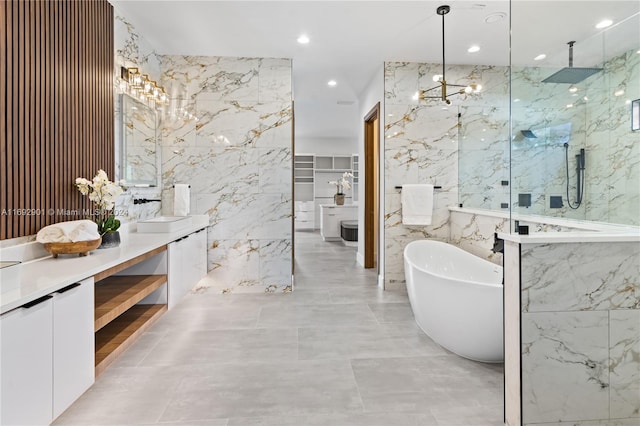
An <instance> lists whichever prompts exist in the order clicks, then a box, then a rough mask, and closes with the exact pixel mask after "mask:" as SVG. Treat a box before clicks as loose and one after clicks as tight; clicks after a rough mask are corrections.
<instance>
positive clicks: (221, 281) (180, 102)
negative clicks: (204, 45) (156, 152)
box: [161, 56, 293, 293]
mask: <svg viewBox="0 0 640 426" xmlns="http://www.w3.org/2000/svg"><path fill="white" fill-rule="evenodd" d="M161 68H162V70H163V75H162V84H163V85H164V86H165V88H166V89H167V91H168V93H169V94H170V96H171V104H170V106H169V108H168V111H167V113H166V114H165V116H164V117H165V118H164V120H163V122H162V126H161V127H162V185H163V188H164V190H163V194H162V198H163V209H164V211H165V213H170V212H171V211H172V206H173V192H172V189H171V188H172V186H173V185H174V184H175V183H188V184H190V185H191V212H192V213H193V214H206V215H208V216H209V218H210V221H209V223H210V226H209V229H208V246H209V249H208V269H209V274H208V279H207V281H206V283H207V284H206V285H208V286H210V287H212V288H213V289H214V290H215V291H218V292H222V293H230V292H233V293H240V292H283V291H284V292H286V291H290V290H291V265H292V248H293V247H292V231H291V229H292V182H291V175H292V155H291V153H292V122H291V121H292V102H291V61H290V60H288V59H260V58H222V57H202V56H161Z"/></svg>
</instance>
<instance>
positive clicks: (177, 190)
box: [173, 183, 191, 216]
mask: <svg viewBox="0 0 640 426" xmlns="http://www.w3.org/2000/svg"><path fill="white" fill-rule="evenodd" d="M190 192H191V190H190V189H189V185H187V184H186V183H177V184H175V185H174V189H173V215H174V216H188V215H189V206H190V204H191V197H190Z"/></svg>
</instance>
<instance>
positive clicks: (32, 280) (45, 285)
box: [0, 216, 209, 314]
mask: <svg viewBox="0 0 640 426" xmlns="http://www.w3.org/2000/svg"><path fill="white" fill-rule="evenodd" d="M208 225H209V224H208V220H207V216H194V220H193V225H192V226H191V227H189V228H187V229H184V230H182V231H179V232H174V233H170V234H169V233H154V234H151V233H148V234H140V233H137V232H130V233H127V234H125V235H123V236H122V243H121V244H120V246H119V247H116V248H111V249H102V250H99V249H96V250H93V251H92V252H90V253H89V255H88V256H84V257H80V256H78V255H75V256H72V255H60V256H59V257H58V258H57V259H54V258H53V257H52V256H47V257H44V258H40V259H36V260H32V261H28V262H24V263H22V265H21V266H20V268H21V271H20V273H21V279H20V286H19V287H18V286H15V288H13V289H11V288H10V289H7V290H6V291H5V290H2V286H1V285H0V314H2V313H5V312H7V311H10V310H12V309H15V308H17V307H19V306H22V305H24V304H25V303H28V302H31V301H33V300H35V299H37V298H39V297H42V296H46V295H48V294H50V293H53V292H55V291H57V290H59V289H61V288H63V287H66V286H67V285H69V284H73V283H76V282H78V281H81V280H83V279H85V278H88V277H91V276H93V275H95V274H97V273H98V272H101V271H104V270H105V269H108V268H111V267H113V266H116V265H118V264H120V263H123V262H126V261H128V260H130V259H133V258H135V257H137V256H140V255H141V254H144V253H146V252H148V251H150V250H153V249H156V248H158V247H162V246H163V245H165V244H168V243H171V242H172V241H175V240H177V239H179V238H182V237H184V236H186V235H189V234H191V233H193V232H195V231H198V230H200V229H203V228H206V227H207V226H208ZM36 244H39V243H36Z"/></svg>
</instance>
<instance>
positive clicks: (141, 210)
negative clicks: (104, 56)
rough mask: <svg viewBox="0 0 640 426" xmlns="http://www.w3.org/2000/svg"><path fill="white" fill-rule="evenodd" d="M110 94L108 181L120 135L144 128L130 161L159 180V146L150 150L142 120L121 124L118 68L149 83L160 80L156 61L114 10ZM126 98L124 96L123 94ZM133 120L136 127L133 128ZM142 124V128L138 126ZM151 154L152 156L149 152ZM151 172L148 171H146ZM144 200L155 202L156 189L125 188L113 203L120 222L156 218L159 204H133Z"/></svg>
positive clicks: (141, 38) (146, 44) (117, 157)
mask: <svg viewBox="0 0 640 426" xmlns="http://www.w3.org/2000/svg"><path fill="white" fill-rule="evenodd" d="M114 48H115V52H114V55H115V60H114V82H113V83H114V91H115V93H116V99H115V102H114V106H115V120H114V121H115V126H116V129H115V137H116V141H115V143H116V149H115V161H116V167H115V170H116V176H110V178H112V179H116V180H120V179H122V178H124V176H121V173H120V171H121V166H122V154H123V153H122V146H123V136H124V133H125V132H127V131H131V132H133V129H135V128H137V129H145V128H146V130H145V132H144V133H145V135H144V137H143V138H142V139H141V140H142V141H143V143H141V144H140V145H139V148H140V149H139V150H138V152H137V153H136V154H135V156H136V158H135V160H134V162H135V163H137V164H138V165H143V166H144V167H146V168H147V169H150V168H154V172H153V173H155V175H156V180H159V177H160V164H159V161H157V157H156V155H155V150H156V149H159V143H157V142H156V141H153V144H154V145H155V146H154V147H151V146H150V144H151V143H152V142H151V141H150V132H151V130H150V129H149V128H148V125H146V124H145V121H144V120H142V121H141V120H136V117H132V120H131V122H130V123H128V124H129V125H125V123H123V121H122V96H123V87H122V85H121V81H120V67H126V68H132V67H137V68H138V69H140V70H141V72H143V73H145V74H149V76H150V78H151V79H152V80H159V79H160V75H161V72H160V61H159V58H158V55H157V54H156V51H155V49H154V48H153V47H152V46H151V45H150V44H149V42H148V41H147V40H146V39H145V38H144V36H143V35H142V34H140V33H139V32H138V31H137V30H136V28H135V27H134V25H133V24H131V23H130V22H129V21H128V20H127V19H126V18H125V17H124V16H123V15H122V14H120V13H118V10H117V7H115V8H114ZM124 96H127V95H124ZM134 121H136V122H137V123H135V124H138V125H134ZM140 124H142V126H141V125H140ZM151 151H153V153H152V152H151ZM150 173H151V172H150ZM140 198H146V199H150V200H158V199H160V198H161V190H160V187H153V188H151V187H150V188H128V189H127V190H126V192H124V193H123V194H122V195H121V196H120V197H118V200H117V204H116V208H115V210H116V214H117V216H118V218H119V219H120V220H121V221H123V222H129V221H137V220H144V219H149V218H153V217H156V216H159V215H160V212H161V210H162V205H161V202H151V203H145V204H134V203H133V200H134V199H140Z"/></svg>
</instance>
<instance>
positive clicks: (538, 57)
mask: <svg viewBox="0 0 640 426" xmlns="http://www.w3.org/2000/svg"><path fill="white" fill-rule="evenodd" d="M546 57H547V55H545V54H544V53H541V54H539V55H538V56H536V57H535V58H533V60H534V61H541V60H543V59H544V58H546Z"/></svg>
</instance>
